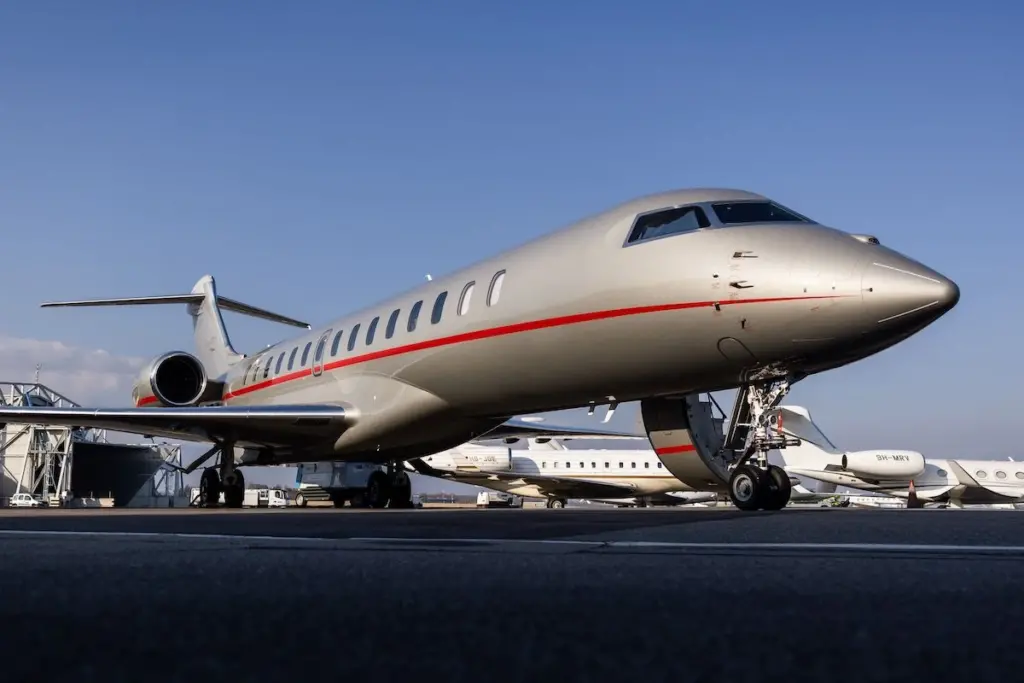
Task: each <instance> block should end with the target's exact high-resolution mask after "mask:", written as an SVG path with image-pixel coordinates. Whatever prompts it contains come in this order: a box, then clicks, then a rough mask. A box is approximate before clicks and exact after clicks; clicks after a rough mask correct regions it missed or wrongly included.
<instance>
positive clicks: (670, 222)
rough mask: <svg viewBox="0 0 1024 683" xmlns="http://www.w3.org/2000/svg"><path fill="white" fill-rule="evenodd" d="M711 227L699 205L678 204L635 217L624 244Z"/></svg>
mask: <svg viewBox="0 0 1024 683" xmlns="http://www.w3.org/2000/svg"><path fill="white" fill-rule="evenodd" d="M708 227H711V223H709V222H708V217H707V216H706V215H704V210H703V209H701V208H700V207H699V206H680V207H679V208H676V209H666V210H665V211H655V212H653V213H646V214H644V215H642V216H640V217H638V218H637V219H636V222H635V223H634V224H633V229H632V230H631V231H630V233H629V239H628V240H626V244H633V243H635V242H643V241H646V240H653V239H656V238H658V237H666V236H668V235H678V234H681V233H684V232H693V231H694V230H700V229H701V228H708Z"/></svg>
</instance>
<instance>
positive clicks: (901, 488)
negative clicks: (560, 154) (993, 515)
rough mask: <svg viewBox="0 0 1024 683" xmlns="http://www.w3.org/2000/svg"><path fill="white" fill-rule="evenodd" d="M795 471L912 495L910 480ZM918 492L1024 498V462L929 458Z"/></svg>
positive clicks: (967, 499)
mask: <svg viewBox="0 0 1024 683" xmlns="http://www.w3.org/2000/svg"><path fill="white" fill-rule="evenodd" d="M786 469H787V470H788V471H789V472H791V473H792V474H794V475H796V476H798V477H800V476H804V477H808V478H811V479H816V480H818V481H822V482H825V483H829V484H835V485H836V486H846V487H849V488H855V489H860V490H862V491H877V492H882V493H888V494H890V495H893V496H898V497H900V498H907V497H908V496H909V495H910V482H911V480H910V479H907V478H901V479H892V480H874V481H872V480H867V479H864V478H861V477H857V476H854V475H852V474H850V473H847V472H841V471H830V470H825V469H817V468H808V467H806V466H803V467H787V468H786ZM913 483H914V492H915V493H916V494H917V497H918V498H919V499H922V500H934V501H944V500H952V501H960V502H962V503H964V504H987V503H1007V502H1018V501H1024V462H1013V461H1009V460H953V459H927V460H925V468H924V471H923V472H922V473H921V474H919V475H917V476H915V477H914V478H913Z"/></svg>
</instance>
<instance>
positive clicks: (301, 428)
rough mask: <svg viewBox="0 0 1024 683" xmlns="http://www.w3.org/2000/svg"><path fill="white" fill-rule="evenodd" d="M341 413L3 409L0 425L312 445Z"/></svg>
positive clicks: (305, 409) (296, 408) (331, 409)
mask: <svg viewBox="0 0 1024 683" xmlns="http://www.w3.org/2000/svg"><path fill="white" fill-rule="evenodd" d="M346 420H347V417H346V412H345V409H344V408H342V407H340V406H329V405H288V406H242V407H235V406H205V407H201V408H50V407H45V408H43V407H6V406H5V407H3V408H0V423H4V424H6V423H11V422H14V423H24V424H37V425H61V426H68V427H86V428H93V429H109V430H111V431H115V432H128V433H132V434H141V435H144V436H160V437H164V438H170V439H183V440H187V441H223V440H226V439H230V440H233V441H236V442H238V443H243V442H250V443H254V444H260V445H278V444H279V443H280V440H281V436H282V435H288V436H289V442H288V444H280V445H294V444H295V443H296V441H297V442H299V443H302V442H313V441H317V440H319V439H320V438H322V437H324V436H330V435H332V434H334V435H336V434H337V433H338V430H339V428H340V427H343V426H344V425H345V422H346Z"/></svg>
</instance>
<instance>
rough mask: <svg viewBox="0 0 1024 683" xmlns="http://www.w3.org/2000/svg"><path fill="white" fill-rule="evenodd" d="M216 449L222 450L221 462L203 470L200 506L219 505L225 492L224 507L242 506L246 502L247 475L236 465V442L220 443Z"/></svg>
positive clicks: (200, 483)
mask: <svg viewBox="0 0 1024 683" xmlns="http://www.w3.org/2000/svg"><path fill="white" fill-rule="evenodd" d="M214 449H216V450H218V451H220V464H219V465H218V466H216V467H207V468H206V469H204V470H203V475H202V478H201V479H200V480H199V506H200V507H207V508H212V507H218V506H219V505H220V497H221V494H222V493H223V494H224V507H229V508H241V507H242V504H243V503H244V502H245V477H244V476H243V475H242V471H241V470H240V469H238V468H237V467H236V466H235V447H234V444H231V443H225V444H218V445H216V446H214ZM214 449H211V451H213V450H214ZM207 455H212V453H208V454H207ZM204 457H206V456H204Z"/></svg>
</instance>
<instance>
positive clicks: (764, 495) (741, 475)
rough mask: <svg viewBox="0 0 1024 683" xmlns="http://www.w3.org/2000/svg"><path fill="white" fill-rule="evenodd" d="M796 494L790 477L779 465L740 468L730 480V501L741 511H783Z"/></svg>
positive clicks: (735, 470)
mask: <svg viewBox="0 0 1024 683" xmlns="http://www.w3.org/2000/svg"><path fill="white" fill-rule="evenodd" d="M792 493H793V485H792V483H791V482H790V480H789V475H788V474H786V471H785V470H784V469H782V468H781V467H779V466H777V465H768V467H767V468H766V469H761V468H760V467H758V466H757V465H750V464H746V465H740V466H739V467H737V468H736V469H734V470H733V471H732V475H731V476H730V477H729V498H730V499H731V500H732V504H733V505H735V506H736V507H737V508H739V509H740V510H781V509H782V508H784V507H786V505H788V504H789V499H790V496H791V495H792Z"/></svg>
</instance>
